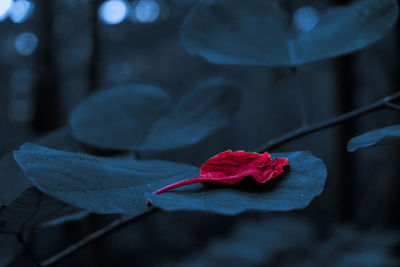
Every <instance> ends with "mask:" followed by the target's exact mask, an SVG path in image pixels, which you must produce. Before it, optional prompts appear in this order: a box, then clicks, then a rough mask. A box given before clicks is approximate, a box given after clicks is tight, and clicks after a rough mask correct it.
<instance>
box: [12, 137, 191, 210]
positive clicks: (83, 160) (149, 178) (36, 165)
mask: <svg viewBox="0 0 400 267" xmlns="http://www.w3.org/2000/svg"><path fill="white" fill-rule="evenodd" d="M14 157H15V159H16V160H17V162H18V164H19V165H20V166H21V168H22V169H23V170H24V172H25V174H26V176H27V177H28V179H29V180H30V181H31V182H32V183H33V184H34V185H35V186H36V187H37V188H39V189H40V190H41V191H43V192H45V193H46V194H49V195H50V196H52V197H54V198H56V199H59V200H61V201H63V202H66V203H69V204H71V205H73V206H76V207H80V208H82V209H85V210H88V211H90V212H96V213H122V214H126V215H138V214H141V213H144V212H146V211H148V210H149V207H148V206H147V205H146V199H145V193H148V192H153V191H155V190H156V189H158V188H160V187H161V185H164V184H169V183H173V182H176V181H178V180H182V179H185V178H187V177H193V176H196V175H198V172H199V169H198V168H196V167H192V166H188V165H185V164H180V163H173V162H166V161H158V160H146V161H137V160H134V159H130V158H124V159H114V158H101V157H95V156H90V155H86V154H80V153H70V152H64V151H60V150H55V149H49V148H46V147H42V146H38V145H34V144H25V145H24V146H23V147H21V149H20V150H19V151H16V152H15V153H14Z"/></svg>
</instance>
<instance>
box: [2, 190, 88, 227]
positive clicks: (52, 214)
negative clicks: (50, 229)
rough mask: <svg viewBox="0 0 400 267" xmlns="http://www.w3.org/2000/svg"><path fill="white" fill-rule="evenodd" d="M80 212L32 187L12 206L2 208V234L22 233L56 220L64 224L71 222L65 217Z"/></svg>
mask: <svg viewBox="0 0 400 267" xmlns="http://www.w3.org/2000/svg"><path fill="white" fill-rule="evenodd" d="M78 212H81V210H80V209H77V208H75V207H72V206H70V205H68V204H66V203H64V202H60V201H58V200H55V199H54V198H51V197H49V196H47V195H45V194H43V193H42V192H40V191H39V190H37V189H36V188H34V187H32V188H29V189H27V190H26V191H25V192H23V193H22V194H21V195H20V196H19V197H18V198H17V199H16V200H14V201H13V202H12V203H11V204H10V205H8V206H3V207H1V209H0V233H21V232H23V231H24V230H27V229H30V228H32V227H35V226H38V225H40V224H42V223H45V222H48V221H54V220H56V219H57V220H58V223H63V222H66V221H68V220H70V218H69V217H65V216H68V215H71V214H75V213H78ZM74 219H75V218H74Z"/></svg>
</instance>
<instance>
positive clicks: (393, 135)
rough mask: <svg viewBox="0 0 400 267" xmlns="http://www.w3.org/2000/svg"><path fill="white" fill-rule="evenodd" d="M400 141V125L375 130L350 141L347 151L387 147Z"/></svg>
mask: <svg viewBox="0 0 400 267" xmlns="http://www.w3.org/2000/svg"><path fill="white" fill-rule="evenodd" d="M399 141H400V124H397V125H392V126H388V127H385V128H381V129H375V130H372V131H369V132H366V133H364V134H362V135H359V136H357V137H354V138H352V139H350V141H349V142H348V143H347V151H350V152H353V151H356V150H357V149H359V148H364V147H370V146H379V145H387V144H391V143H395V142H399Z"/></svg>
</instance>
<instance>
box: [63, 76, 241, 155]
mask: <svg viewBox="0 0 400 267" xmlns="http://www.w3.org/2000/svg"><path fill="white" fill-rule="evenodd" d="M239 100H240V97H239V94H238V92H237V91H236V90H234V89H233V88H232V86H231V85H230V84H228V83H227V82H225V81H223V80H221V79H213V80H210V81H207V82H205V83H202V84H200V85H199V86H198V87H197V88H195V89H194V90H192V91H189V93H188V94H187V95H185V96H184V97H183V98H182V99H181V100H180V101H178V103H176V104H174V105H173V106H172V104H171V103H170V101H169V97H168V95H167V94H166V93H165V92H164V91H162V90H161V89H158V88H156V87H152V86H145V85H133V86H129V87H128V86H127V87H120V88H116V89H110V90H106V91H102V92H99V93H97V94H94V95H93V96H92V97H90V98H88V99H87V100H86V101H84V102H83V103H82V104H81V105H80V106H78V107H77V108H76V109H75V110H74V111H73V113H72V115H71V118H70V124H71V127H72V132H73V134H74V136H75V137H76V138H77V139H78V140H80V141H82V142H84V143H86V144H89V145H92V146H96V147H100V148H106V149H120V150H133V151H144V150H166V149H173V148H177V147H181V146H185V145H190V144H194V143H196V142H198V141H199V140H201V139H202V138H205V137H206V136H207V135H209V134H211V133H213V132H214V131H216V130H218V129H219V128H221V127H222V126H224V125H225V124H226V123H227V122H228V120H229V119H230V117H231V116H232V114H233V113H234V112H235V111H236V110H237V109H238V106H239Z"/></svg>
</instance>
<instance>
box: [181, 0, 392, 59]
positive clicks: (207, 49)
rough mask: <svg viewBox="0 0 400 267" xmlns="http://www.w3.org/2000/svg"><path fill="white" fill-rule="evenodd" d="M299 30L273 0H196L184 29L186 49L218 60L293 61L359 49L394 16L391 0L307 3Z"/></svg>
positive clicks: (381, 32) (380, 34)
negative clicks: (305, 25) (331, 4)
mask: <svg viewBox="0 0 400 267" xmlns="http://www.w3.org/2000/svg"><path fill="white" fill-rule="evenodd" d="M306 8H307V10H308V13H304V14H300V15H301V16H302V17H299V20H300V22H301V23H304V22H305V21H307V20H310V19H311V20H314V23H315V22H316V24H315V26H314V25H311V26H310V27H308V28H306V29H299V28H298V27H295V25H293V23H292V21H296V20H295V19H292V18H291V17H292V14H289V13H288V12H287V11H286V10H284V9H283V8H282V7H281V6H280V5H279V1H276V0H252V1H243V0H209V1H198V2H197V4H196V5H195V6H194V8H193V9H192V10H191V12H190V13H189V15H188V17H187V19H186V20H185V22H184V25H183V28H182V35H181V40H182V44H183V46H184V47H185V48H186V50H187V51H188V52H189V53H190V54H193V55H200V56H202V57H204V58H205V59H206V60H208V61H210V62H213V63H218V64H248V65H263V66H296V65H299V64H304V63H307V62H312V61H317V60H321V59H326V58H330V57H335V56H339V55H343V54H346V53H350V52H354V51H357V50H359V49H361V48H364V47H365V46H367V45H369V44H371V43H373V42H375V41H377V40H379V39H381V38H382V37H383V36H384V35H385V34H386V33H387V32H388V31H389V29H391V28H392V27H393V25H394V23H395V21H396V19H397V16H398V6H397V2H396V1H395V0H362V1H356V2H354V3H352V4H350V5H348V6H336V7H329V8H328V9H326V10H320V11H318V10H316V9H314V8H312V7H306Z"/></svg>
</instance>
